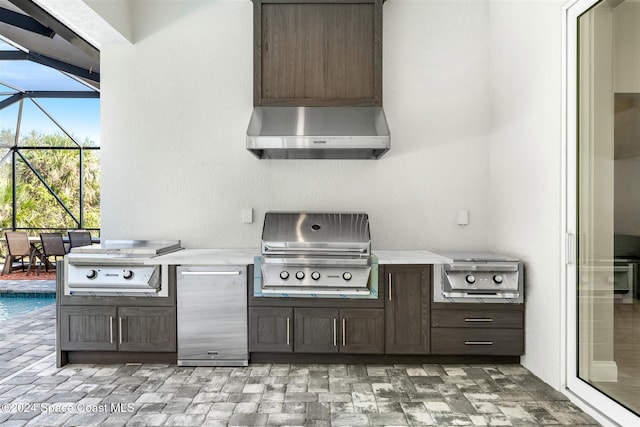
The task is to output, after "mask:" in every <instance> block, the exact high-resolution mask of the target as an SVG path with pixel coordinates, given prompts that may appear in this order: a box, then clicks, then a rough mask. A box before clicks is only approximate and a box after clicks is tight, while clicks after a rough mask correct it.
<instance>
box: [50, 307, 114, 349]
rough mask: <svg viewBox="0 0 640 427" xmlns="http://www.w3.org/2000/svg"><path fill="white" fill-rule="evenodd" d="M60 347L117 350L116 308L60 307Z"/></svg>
mask: <svg viewBox="0 0 640 427" xmlns="http://www.w3.org/2000/svg"><path fill="white" fill-rule="evenodd" d="M60 315H61V319H60V341H61V342H60V349H61V350H64V351H67V350H116V349H117V339H116V330H115V326H114V323H115V320H116V308H115V307H104V306H62V307H60Z"/></svg>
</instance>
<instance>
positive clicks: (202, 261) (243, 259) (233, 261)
mask: <svg viewBox="0 0 640 427" xmlns="http://www.w3.org/2000/svg"><path fill="white" fill-rule="evenodd" d="M258 255H260V249H258V248H242V249H183V250H181V251H176V252H171V253H168V254H166V255H160V256H157V257H155V258H151V259H149V260H147V261H146V262H145V264H154V265H160V264H164V265H248V264H253V257H255V256H258Z"/></svg>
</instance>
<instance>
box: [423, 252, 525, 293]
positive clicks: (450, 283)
mask: <svg viewBox="0 0 640 427" xmlns="http://www.w3.org/2000/svg"><path fill="white" fill-rule="evenodd" d="M440 255H442V256H444V257H446V258H449V259H450V260H451V262H450V263H447V264H442V265H435V266H434V295H433V298H434V301H435V302H492V303H496V302H497V303H500V302H513V303H518V302H523V301H524V274H523V265H522V262H520V261H518V260H517V259H516V258H512V257H509V256H505V255H501V254H496V253H493V252H444V253H440Z"/></svg>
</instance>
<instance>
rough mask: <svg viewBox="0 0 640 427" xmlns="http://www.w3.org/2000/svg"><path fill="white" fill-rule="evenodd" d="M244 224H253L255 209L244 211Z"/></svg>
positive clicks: (245, 209)
mask: <svg viewBox="0 0 640 427" xmlns="http://www.w3.org/2000/svg"><path fill="white" fill-rule="evenodd" d="M242 222H243V223H245V224H251V223H252V222H253V208H243V209H242Z"/></svg>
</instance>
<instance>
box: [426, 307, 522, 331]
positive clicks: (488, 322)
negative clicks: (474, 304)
mask: <svg viewBox="0 0 640 427" xmlns="http://www.w3.org/2000/svg"><path fill="white" fill-rule="evenodd" d="M431 326H432V327H434V328H485V329H486V328H509V329H511V328H515V329H519V328H522V327H524V313H523V312H522V311H498V310H433V311H432V312H431Z"/></svg>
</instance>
